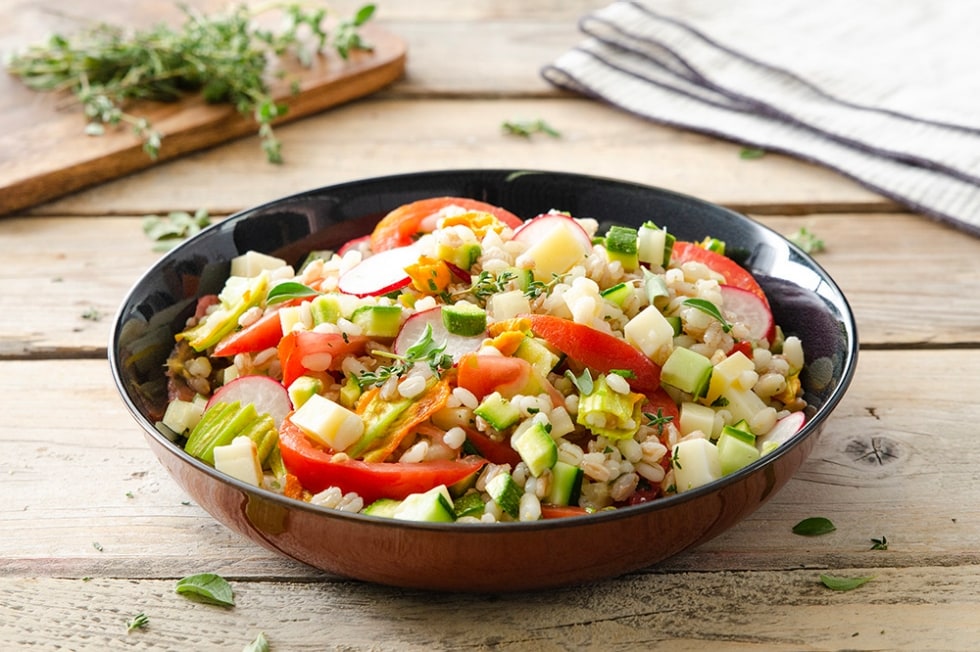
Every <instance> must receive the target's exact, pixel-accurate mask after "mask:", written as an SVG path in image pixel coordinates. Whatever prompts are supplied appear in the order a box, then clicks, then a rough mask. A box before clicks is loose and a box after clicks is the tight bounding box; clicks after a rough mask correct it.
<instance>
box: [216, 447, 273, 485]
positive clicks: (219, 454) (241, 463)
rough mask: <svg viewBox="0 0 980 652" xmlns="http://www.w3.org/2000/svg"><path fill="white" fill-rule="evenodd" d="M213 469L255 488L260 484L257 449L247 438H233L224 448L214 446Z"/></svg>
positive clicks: (260, 474) (260, 471)
mask: <svg viewBox="0 0 980 652" xmlns="http://www.w3.org/2000/svg"><path fill="white" fill-rule="evenodd" d="M214 468H216V469H217V470H219V471H221V472H222V473H225V474H227V475H230V476H231V477H233V478H235V479H237V480H241V481H242V482H247V483H248V484H251V485H255V486H256V487H257V486H259V484H261V482H262V465H261V464H259V454H258V449H257V447H256V446H255V442H254V441H252V440H251V439H249V438H248V437H244V436H242V437H235V438H234V439H232V440H231V443H230V444H228V445H226V446H215V447H214Z"/></svg>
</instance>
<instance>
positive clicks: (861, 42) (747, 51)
mask: <svg viewBox="0 0 980 652" xmlns="http://www.w3.org/2000/svg"><path fill="white" fill-rule="evenodd" d="M898 4H902V5H903V6H904V7H905V11H904V13H903V12H895V11H892V12H891V13H890V14H888V15H889V16H890V22H889V21H885V22H887V23H888V25H889V27H890V28H891V29H895V28H896V25H897V24H903V25H904V26H905V28H907V30H908V31H907V32H902V33H893V34H890V36H891V37H892V38H893V39H908V40H909V41H910V42H913V43H933V45H934V48H933V50H932V51H930V52H931V55H930V56H929V57H923V59H924V61H923V62H921V64H922V66H923V67H925V68H927V69H929V70H934V71H942V72H943V74H944V75H947V76H949V77H951V80H950V81H949V82H948V83H947V84H944V83H942V82H943V80H942V79H930V80H928V84H924V85H927V86H929V87H930V89H931V90H932V95H931V97H932V101H931V102H930V96H929V94H928V93H924V92H922V91H921V90H920V89H915V88H913V89H912V90H911V91H910V90H909V89H908V87H909V86H911V87H914V86H915V85H916V84H917V83H918V80H917V78H916V77H915V75H912V76H911V77H909V78H905V77H903V75H902V74H899V73H900V72H901V71H900V70H892V71H890V73H889V74H884V73H881V72H880V71H881V70H882V69H883V66H882V64H880V63H876V64H875V65H873V66H870V67H869V68H868V69H866V68H864V67H862V66H861V65H860V64H859V62H858V61H856V60H855V59H854V57H857V56H858V55H859V54H860V53H862V52H868V51H869V50H873V49H874V48H875V47H879V49H881V50H882V51H883V52H884V54H887V51H888V49H889V47H888V46H886V44H885V42H884V41H879V43H877V44H870V43H868V42H867V39H869V38H871V36H869V34H874V33H875V30H876V27H875V23H874V21H873V20H870V21H869V16H870V18H873V17H874V16H875V15H877V14H876V12H881V11H886V10H887V8H888V7H892V6H897V5H896V4H895V3H888V4H886V3H884V2H883V0H865V2H864V3H860V4H854V3H850V2H849V3H848V4H847V10H848V11H847V12H844V13H841V12H842V10H843V8H844V5H843V4H842V2H841V1H840V0H827V1H826V2H825V3H820V4H814V3H810V2H801V1H800V0H784V2H782V3H771V2H769V1H768V0H740V2H739V3H729V2H727V0H694V1H693V2H691V1H688V2H678V1H676V0H660V1H654V0H647V1H646V2H640V1H638V0H620V1H618V2H614V3H613V4H611V5H609V6H608V7H605V8H603V9H601V10H599V11H597V12H595V13H592V14H589V15H587V16H585V17H583V19H582V20H581V22H580V28H581V30H582V32H583V33H584V34H585V36H586V38H585V39H584V40H583V41H582V42H581V43H580V44H579V45H578V46H577V47H575V48H573V49H572V50H570V51H569V52H567V53H566V54H564V55H563V56H561V57H560V58H558V59H557V60H556V61H555V62H554V63H552V64H551V65H549V66H546V67H545V68H544V69H543V70H542V74H543V76H544V77H545V79H547V80H548V81H550V82H551V83H553V84H554V85H556V86H558V87H561V88H565V89H568V90H572V91H574V92H577V93H581V94H585V95H589V96H593V97H596V98H598V99H600V100H602V101H605V102H608V103H609V104H612V105H615V106H617V107H620V108H622V109H624V110H627V111H630V112H632V113H635V114H637V115H639V116H643V117H645V118H648V119H651V120H654V121H657V122H661V123H665V124H670V125H674V126H678V127H682V128H685V129H690V130H694V131H699V132H702V133H708V134H712V135H716V136H719V137H723V138H726V139H729V140H733V141H736V142H741V143H745V144H747V145H752V146H756V147H760V148H763V149H767V150H771V151H778V152H782V153H786V154H789V155H792V156H796V157H799V158H802V159H805V160H808V161H812V162H815V163H818V164H821V165H825V166H827V167H831V168H834V169H836V170H838V171H840V172H841V173H843V174H845V175H847V176H848V177H850V178H852V179H854V180H856V181H857V182H859V183H861V184H863V185H865V186H866V187H868V188H870V189H872V190H874V191H876V192H878V193H880V194H882V195H884V196H887V197H889V198H891V199H893V200H895V201H897V202H899V203H902V204H904V205H906V206H908V207H909V208H911V209H913V210H916V211H918V212H922V213H925V214H927V215H929V216H931V217H934V218H937V219H939V220H942V221H945V222H948V223H950V224H952V225H954V226H957V227H959V228H961V229H963V230H965V231H968V232H970V233H973V234H974V235H980V201H978V200H980V74H978V72H977V71H974V70H972V64H971V63H970V60H969V59H968V58H966V57H965V53H964V52H962V51H958V49H959V48H961V47H963V45H962V44H961V43H960V38H959V36H958V35H959V34H960V33H961V32H962V31H963V30H964V29H969V28H970V25H969V24H968V23H967V22H966V21H965V19H964V18H963V16H962V9H963V7H962V3H960V2H957V1H956V0H935V1H932V0H930V3H929V5H930V7H933V8H934V9H933V11H932V13H930V14H928V15H925V14H921V13H919V11H918V10H919V9H920V6H919V5H920V2H919V1H918V0H913V1H912V2H910V3H909V2H907V3H898ZM861 6H863V9H862V10H861V12H868V15H863V14H862V13H855V12H858V7H861ZM922 6H924V5H922ZM774 8H778V11H779V13H780V15H779V16H776V17H775V18H777V19H778V20H774V17H773V16H772V15H771V14H772V12H773V11H774ZM735 12H738V13H739V15H737V16H735V15H733V14H734V13H735ZM834 12H837V13H836V14H835V13H834ZM895 14H899V15H897V16H896V15H895ZM881 15H884V14H881ZM765 16H768V18H769V19H770V20H769V21H768V23H767V25H761V24H759V23H758V22H757V21H758V19H759V18H761V17H765ZM835 16H836V18H837V19H838V21H839V22H834V18H835ZM923 16H926V17H923ZM848 21H852V22H853V21H857V22H858V23H859V24H858V27H849V26H848ZM746 25H749V26H753V27H754V29H746ZM842 25H843V26H842ZM958 26H959V27H958ZM821 29H822V30H823V31H822V32H821V31H820V30H821ZM950 30H953V31H950ZM930 32H942V33H935V34H933V36H934V38H933V39H930ZM944 38H945V39H948V40H949V42H950V43H952V44H954V45H955V47H951V48H950V49H951V50H952V51H951V52H945V51H944V48H943V44H944V43H945V42H946V41H944ZM724 39H728V40H724ZM746 44H747V45H746ZM899 46H901V44H899ZM891 47H892V48H894V47H895V44H894V43H892V44H891ZM807 48H811V49H812V48H816V49H819V50H820V51H821V52H823V53H824V54H826V55H827V56H825V57H823V58H821V57H820V54H821V52H812V51H809V50H807ZM901 50H902V48H901V47H898V48H897V50H896V51H895V52H893V53H891V54H890V55H889V56H892V57H899V54H900V52H901ZM937 51H938V52H937ZM830 52H832V53H833V56H831V55H830V54H829V53H830ZM879 54H881V53H879ZM911 54H915V53H911ZM868 56H870V55H868ZM944 57H947V58H948V59H950V60H947V59H945V58H944ZM957 60H958V61H959V63H957ZM797 64H798V65H797ZM893 65H894V66H905V67H906V68H907V69H908V71H910V72H911V71H914V70H915V69H916V66H915V65H912V64H911V63H909V60H908V59H907V58H904V59H903V58H900V57H899V58H896V59H895V61H894V63H893ZM960 69H962V74H961V75H958V74H956V71H958V70H960ZM872 71H878V73H879V74H874V75H872V74H871V72H872ZM974 85H975V86H976V89H977V94H976V96H973V97H969V98H967V97H962V96H961V94H962V93H969V92H970V90H971V89H972V88H973V86H974ZM971 102H977V103H978V106H977V109H978V113H973V112H972V111H971V109H972V108H973V106H972V104H971ZM934 105H937V106H934ZM961 113H962V114H961Z"/></svg>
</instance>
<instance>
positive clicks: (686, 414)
mask: <svg viewBox="0 0 980 652" xmlns="http://www.w3.org/2000/svg"><path fill="white" fill-rule="evenodd" d="M680 413H681V414H680V418H679V419H678V424H677V429H678V430H680V431H681V435H682V436H683V435H689V434H691V433H692V432H694V431H701V432H703V433H704V434H705V436H707V437H711V436H712V435H713V433H714V429H715V411H714V410H712V409H711V408H710V407H708V406H707V405H701V404H700V403H692V402H690V401H685V402H684V403H681V409H680Z"/></svg>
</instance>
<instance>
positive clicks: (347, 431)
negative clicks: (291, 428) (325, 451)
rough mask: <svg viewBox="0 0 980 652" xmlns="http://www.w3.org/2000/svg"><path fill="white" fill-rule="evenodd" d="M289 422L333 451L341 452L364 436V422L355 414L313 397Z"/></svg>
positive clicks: (326, 400) (335, 404) (329, 401)
mask: <svg viewBox="0 0 980 652" xmlns="http://www.w3.org/2000/svg"><path fill="white" fill-rule="evenodd" d="M289 420H290V421H292V422H293V424H295V425H296V426H298V427H299V428H300V429H302V430H303V432H305V433H306V435H307V436H308V437H310V438H312V439H314V440H315V441H317V442H319V443H320V444H322V445H324V446H327V447H328V448H331V449H333V450H335V451H342V450H344V449H345V448H347V447H349V446H350V445H351V444H353V443H354V442H356V441H357V440H358V439H360V437H361V435H362V434H364V421H362V420H361V417H359V416H358V415H357V414H355V413H354V412H352V411H350V410H348V409H347V408H345V407H344V406H343V405H340V404H339V403H334V402H333V401H331V400H330V399H328V398H325V397H323V396H320V395H319V394H314V395H313V396H311V397H310V398H309V399H307V401H306V403H303V405H301V406H300V407H299V408H298V409H297V410H296V411H295V412H293V414H292V416H290V417H289Z"/></svg>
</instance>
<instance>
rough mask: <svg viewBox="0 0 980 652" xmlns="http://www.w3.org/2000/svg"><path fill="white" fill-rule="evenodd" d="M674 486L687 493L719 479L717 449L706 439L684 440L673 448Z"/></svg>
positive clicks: (719, 462) (719, 464)
mask: <svg viewBox="0 0 980 652" xmlns="http://www.w3.org/2000/svg"><path fill="white" fill-rule="evenodd" d="M671 463H672V465H673V468H674V484H675V485H676V487H677V491H678V492H684V491H688V490H690V489H694V488H696V487H700V486H701V485H704V484H707V483H709V482H711V481H712V480H717V479H718V478H720V477H721V460H720V459H719V457H718V449H717V448H716V447H715V445H714V444H712V443H711V442H710V441H708V440H707V439H685V440H684V441H681V442H679V443H678V444H677V445H676V446H674V453H673V459H672V462H671Z"/></svg>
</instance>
